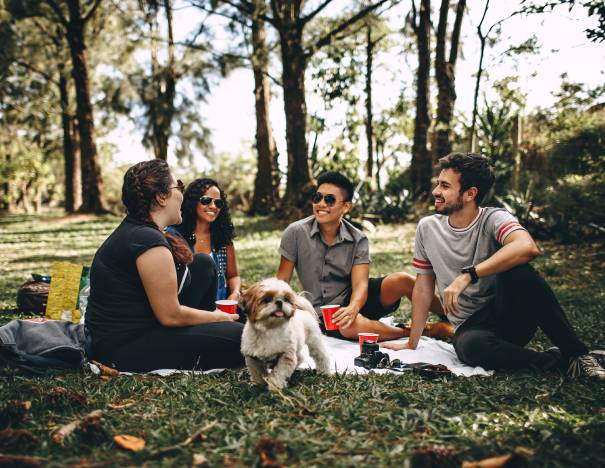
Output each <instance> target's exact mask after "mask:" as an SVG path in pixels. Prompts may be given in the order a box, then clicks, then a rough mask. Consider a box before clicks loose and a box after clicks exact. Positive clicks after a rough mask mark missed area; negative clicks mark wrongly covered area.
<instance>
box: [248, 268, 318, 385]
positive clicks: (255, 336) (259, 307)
mask: <svg viewBox="0 0 605 468" xmlns="http://www.w3.org/2000/svg"><path fill="white" fill-rule="evenodd" d="M240 306H241V307H242V309H243V310H244V311H245V312H246V315H247V316H248V321H247V322H246V325H245V327H244V332H243V335H242V346H241V350H242V354H243V355H244V358H245V359H246V366H247V367H248V371H249V372H250V378H251V380H252V382H253V383H255V384H259V385H264V384H267V385H268V386H269V389H270V390H281V389H282V388H284V387H286V385H287V384H288V379H289V378H290V376H291V375H292V374H293V373H294V371H295V370H296V368H297V367H298V365H299V364H300V363H301V362H302V360H303V354H302V352H303V348H304V345H305V343H306V344H307V345H308V347H309V354H310V355H311V357H312V358H313V360H314V361H315V365H316V368H317V371H318V372H321V373H324V374H327V373H329V371H330V361H329V359H328V355H327V352H326V348H325V345H324V343H323V340H322V334H321V330H320V329H319V323H318V318H317V314H316V313H315V310H314V309H313V306H312V305H311V303H310V302H309V301H308V300H307V299H305V298H304V297H302V296H300V295H297V294H295V293H294V291H292V288H290V286H289V285H288V283H286V282H285V281H281V280H278V279H276V278H270V279H266V280H263V281H261V282H259V283H255V284H253V285H252V286H251V287H250V288H248V290H246V292H245V294H244V295H243V297H242V300H241V301H240ZM271 368H272V370H271V372H269V369H271Z"/></svg>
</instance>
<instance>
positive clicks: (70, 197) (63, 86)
mask: <svg viewBox="0 0 605 468" xmlns="http://www.w3.org/2000/svg"><path fill="white" fill-rule="evenodd" d="M59 94H60V95H61V124H62V127H63V160H64V163H65V211H66V212H67V213H74V212H75V211H76V210H77V209H78V208H80V205H81V204H82V179H81V167H80V152H79V149H77V148H75V147H74V141H73V139H72V134H73V132H74V130H76V126H75V122H74V118H73V117H72V116H71V115H70V113H69V93H68V91H67V78H66V77H65V67H64V65H63V64H59Z"/></svg>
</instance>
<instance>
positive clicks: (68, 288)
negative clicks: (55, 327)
mask: <svg viewBox="0 0 605 468" xmlns="http://www.w3.org/2000/svg"><path fill="white" fill-rule="evenodd" d="M82 269H83V265H78V264H75V263H69V262H54V263H53V265H52V274H51V281H50V290H49V292H48V302H47V303H46V317H47V318H49V319H52V320H70V321H72V322H73V323H78V322H79V321H80V311H79V310H78V293H79V292H80V278H81V277H82Z"/></svg>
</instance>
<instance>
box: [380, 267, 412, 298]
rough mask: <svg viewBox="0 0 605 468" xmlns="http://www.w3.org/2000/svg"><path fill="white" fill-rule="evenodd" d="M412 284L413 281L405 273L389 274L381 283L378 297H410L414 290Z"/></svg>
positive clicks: (410, 276)
mask: <svg viewBox="0 0 605 468" xmlns="http://www.w3.org/2000/svg"><path fill="white" fill-rule="evenodd" d="M414 283H415V279H414V277H413V276H412V275H410V274H409V273H405V272H403V271H397V272H395V273H391V274H389V275H387V276H386V277H385V278H384V280H383V281H382V287H381V290H380V295H381V296H382V295H386V296H389V297H390V296H393V295H398V296H399V297H403V296H408V297H410V296H411V295H412V290H413V289H414ZM394 290H396V291H394ZM395 293H396V294H395Z"/></svg>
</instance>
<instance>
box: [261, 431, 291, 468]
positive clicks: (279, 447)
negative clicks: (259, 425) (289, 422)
mask: <svg viewBox="0 0 605 468" xmlns="http://www.w3.org/2000/svg"><path fill="white" fill-rule="evenodd" d="M256 448H257V449H258V454H259V455H260V460H261V466H267V467H269V466H270V467H282V466H285V463H286V461H287V459H288V452H287V448H286V445H285V444H284V443H283V442H281V441H280V440H275V439H273V438H271V437H268V436H265V437H261V438H260V439H259V441H258V443H257V444H256Z"/></svg>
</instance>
